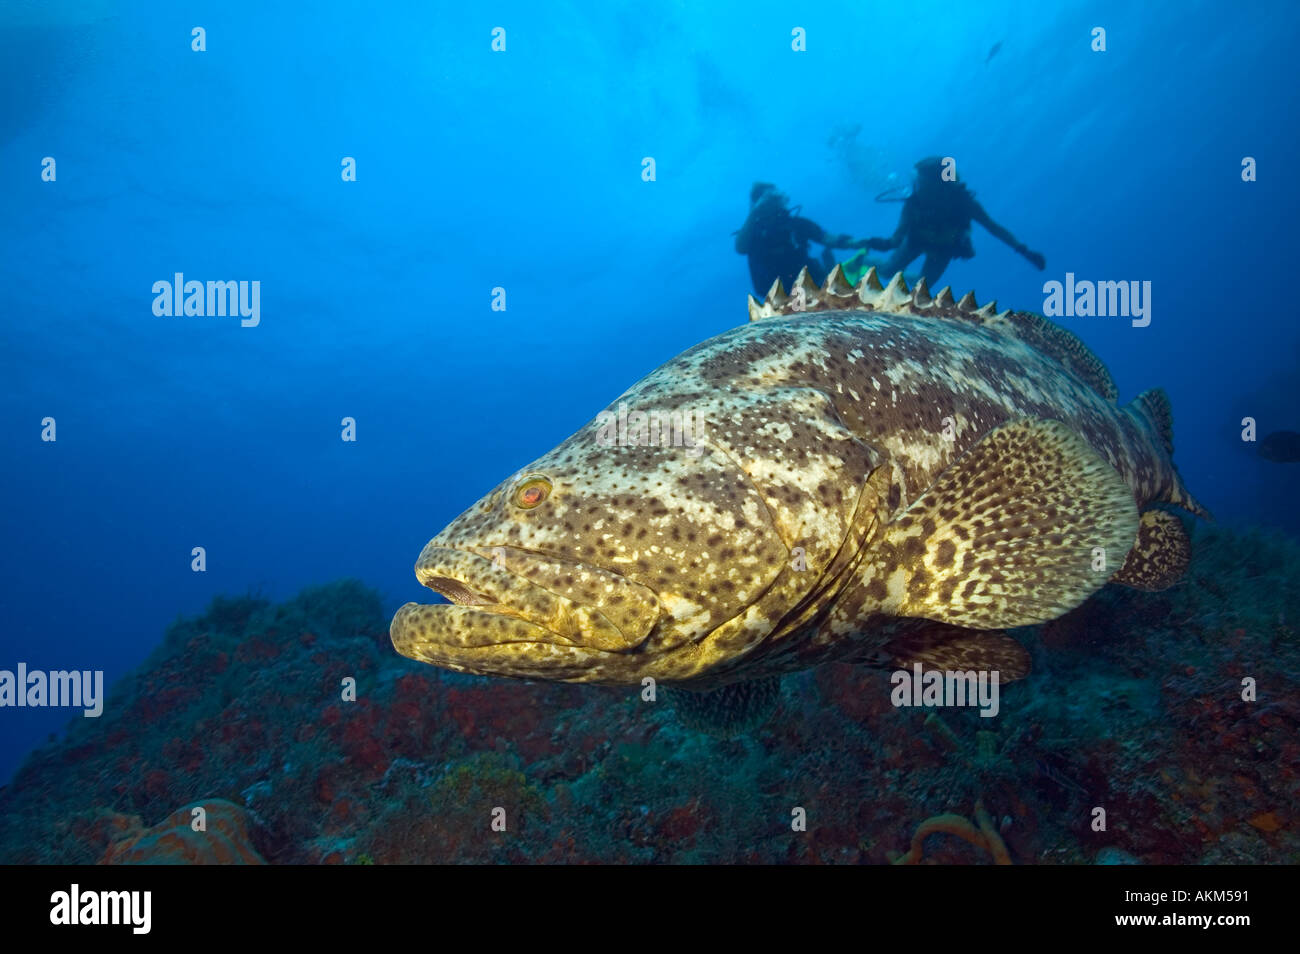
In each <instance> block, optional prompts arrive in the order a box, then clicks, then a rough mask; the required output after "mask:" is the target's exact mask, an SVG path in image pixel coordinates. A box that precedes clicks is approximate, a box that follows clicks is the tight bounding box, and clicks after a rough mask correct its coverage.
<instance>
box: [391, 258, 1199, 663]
mask: <svg viewBox="0 0 1300 954" xmlns="http://www.w3.org/2000/svg"><path fill="white" fill-rule="evenodd" d="M795 292H796V296H794V297H788V296H786V295H785V292H784V290H783V289H782V288H781V286H780V284H779V283H777V284H776V285H774V287H773V291H772V292H771V293H769V295H768V297H767V299H766V300H765V301H764V302H763V303H762V304H761V305H760V304H757V303H754V302H753V301H752V300H751V306H750V308H751V324H749V325H747V326H744V327H741V328H737V329H735V330H733V331H730V332H727V333H725V334H723V335H720V336H718V337H716V338H713V339H710V340H709V341H706V342H703V343H702V344H700V345H697V346H696V347H694V348H692V349H690V350H689V351H687V352H685V353H684V354H682V355H680V356H678V357H677V358H675V359H673V360H672V361H670V362H669V363H668V364H666V365H664V366H663V367H661V368H660V369H658V370H657V371H655V372H653V373H652V374H650V375H649V376H647V377H646V378H644V379H643V380H642V381H641V382H639V383H638V384H637V385H635V386H634V387H633V388H631V389H630V390H629V391H627V392H626V393H625V394H624V395H622V396H621V397H620V398H619V399H617V400H616V401H615V402H614V403H613V404H611V405H610V407H609V408H607V409H606V410H607V412H608V413H607V415H603V416H602V417H600V418H597V419H596V420H593V421H592V422H591V423H590V424H589V425H587V426H586V427H584V428H582V429H581V430H579V431H578V432H577V433H576V434H574V435H573V436H572V437H570V438H569V439H568V440H567V441H565V442H564V443H563V444H561V445H560V446H559V447H557V448H556V449H555V450H553V451H551V452H550V453H549V454H546V455H545V456H543V457H541V458H539V459H538V460H536V461H534V462H533V463H531V464H529V465H528V466H527V467H525V468H523V469H522V470H520V471H519V472H517V473H516V474H515V475H513V476H511V477H510V478H508V479H507V480H506V481H504V482H503V483H502V484H501V485H499V486H498V487H497V488H496V489H495V490H494V491H492V492H491V493H490V494H488V495H487V496H486V497H485V498H484V499H483V500H482V501H480V502H479V503H478V504H476V505H475V506H474V507H472V508H470V509H469V510H468V511H466V512H465V513H464V514H462V515H461V516H460V517H458V518H457V519H456V520H455V521H453V522H452V524H451V525H450V526H448V527H447V528H446V529H445V530H443V531H442V532H441V533H440V534H438V536H436V537H435V538H434V539H433V540H432V541H430V543H429V544H428V546H426V547H425V549H424V551H423V552H422V553H421V555H420V558H419V561H418V563H417V566H416V573H417V576H418V578H419V579H420V581H421V582H423V583H424V584H425V585H427V586H429V587H431V588H433V589H435V590H437V591H438V592H440V593H442V594H443V595H444V596H446V597H447V598H448V599H450V600H452V602H453V604H454V605H436V606H420V605H417V604H413V603H409V604H407V605H406V606H404V607H402V609H401V610H399V611H398V613H397V615H396V617H395V618H394V620H393V625H392V631H391V634H392V639H393V643H394V645H395V647H396V648H397V649H398V651H399V652H401V653H403V654H404V655H407V656H410V657H412V658H415V659H420V660H424V661H426V662H430V663H433V664H435V665H439V666H444V667H447V668H450V669H455V670H459V671H464V672H475V673H484V674H497V675H507V676H519V677H527V678H547V679H556V680H565V681H575V682H577V681H584V682H602V683H613V684H620V683H635V682H639V681H640V680H641V679H642V678H643V677H645V676H653V677H655V678H656V679H659V680H664V681H669V682H677V683H682V684H685V685H687V686H688V687H693V688H699V687H708V686H711V685H721V684H726V683H729V682H735V681H741V680H749V679H757V678H762V677H765V676H768V675H771V674H773V673H780V672H785V671H790V670H793V669H798V668H802V667H805V666H808V665H812V664H815V663H817V662H820V661H823V660H826V659H851V660H857V661H869V662H874V663H882V664H892V665H897V664H901V663H906V662H908V661H922V662H924V664H925V665H933V666H944V665H954V664H957V663H961V664H963V665H968V666H970V667H974V668H1002V669H1004V678H1015V677H1017V676H1019V675H1023V672H1024V670H1025V665H1024V659H1025V657H1024V654H1023V651H1022V650H1020V649H1019V647H1018V646H1016V645H1015V644H1014V643H1013V642H1012V641H1010V640H1008V639H1006V638H1005V637H1003V636H1002V635H1001V634H1000V633H997V632H995V631H997V630H1000V629H1001V628H1003V627H1008V626H1016V625H1023V624H1026V623H1032V622H1040V621H1043V620H1046V619H1051V618H1054V617H1055V616H1059V615H1060V614H1061V613H1064V612H1066V611H1068V610H1069V609H1071V608H1073V607H1074V606H1077V605H1078V604H1079V603H1080V602H1082V601H1083V600H1084V599H1086V598H1087V596H1088V595H1090V594H1091V593H1092V592H1094V591H1095V590H1096V589H1098V588H1100V586H1102V585H1103V584H1104V583H1105V582H1107V580H1114V581H1116V582H1122V583H1125V584H1127V585H1131V586H1138V587H1141V588H1144V589H1159V588H1162V587H1163V586H1167V585H1169V584H1170V583H1172V582H1173V581H1174V580H1175V579H1177V577H1178V575H1180V574H1181V571H1182V569H1183V568H1184V567H1185V565H1186V560H1187V552H1188V551H1187V544H1186V534H1185V532H1184V531H1183V529H1182V525H1181V523H1180V522H1179V521H1178V519H1177V518H1176V517H1174V516H1173V515H1171V514H1169V513H1167V512H1165V511H1162V510H1155V509H1149V508H1150V506H1151V505H1152V504H1154V503H1159V502H1166V503H1173V504H1177V505H1179V506H1182V507H1184V508H1185V509H1188V510H1190V511H1192V512H1193V513H1199V514H1202V515H1204V511H1203V510H1202V509H1201V508H1200V506H1199V505H1198V504H1197V503H1196V502H1195V501H1194V500H1193V499H1192V498H1191V496H1190V495H1189V494H1188V493H1187V491H1186V490H1185V488H1184V487H1183V485H1182V482H1181V480H1180V479H1179V477H1178V474H1177V472H1176V470H1175V469H1174V466H1173V463H1172V461H1171V459H1170V455H1171V453H1172V425H1171V422H1170V415H1169V409H1168V404H1167V402H1166V401H1165V399H1164V396H1163V394H1162V393H1161V392H1158V391H1152V392H1146V393H1145V394H1143V395H1141V396H1140V397H1139V398H1138V399H1137V400H1136V401H1134V403H1133V404H1132V405H1131V406H1129V407H1119V406H1118V405H1117V404H1116V402H1115V388H1114V384H1113V382H1111V380H1110V377H1109V375H1108V374H1107V373H1106V370H1105V368H1104V366H1102V365H1101V363H1100V361H1098V360H1097V359H1096V358H1095V356H1093V355H1092V354H1091V352H1089V351H1088V349H1087V348H1086V347H1084V346H1083V345H1082V343H1081V342H1079V341H1078V339H1077V338H1075V337H1074V336H1073V335H1070V334H1069V333H1068V332H1066V331H1064V330H1063V329H1060V328H1058V327H1057V326H1055V325H1052V324H1051V323H1050V322H1047V321H1046V319H1043V318H1041V317H1040V316H1036V315H1029V314H1024V313H1010V312H1003V313H1001V314H997V313H996V312H995V311H994V309H993V307H992V306H991V305H990V306H985V307H984V308H977V307H976V305H975V302H974V298H973V296H971V295H969V294H968V295H967V296H966V297H964V298H963V299H962V300H961V301H956V300H954V299H953V297H952V295H951V294H950V293H949V291H948V290H947V289H944V290H943V291H942V292H940V293H939V295H937V296H935V297H931V296H930V295H929V293H928V290H927V289H926V288H925V286H924V283H921V284H919V285H918V286H917V288H916V289H915V290H914V291H908V290H907V289H906V286H904V285H903V284H902V278H901V276H896V277H895V279H894V281H892V282H891V283H890V285H889V286H888V287H882V286H881V285H880V283H879V281H878V280H877V278H876V275H875V272H874V270H873V271H872V272H869V273H868V275H867V276H866V277H864V279H863V280H862V282H861V283H859V285H858V286H857V288H852V287H850V286H848V285H847V284H846V283H844V282H843V279H842V277H841V275H840V272H839V270H838V269H836V270H835V271H834V272H833V273H832V275H831V277H830V278H829V279H828V280H827V282H826V284H825V286H823V287H822V288H820V289H819V288H817V287H816V286H815V285H813V284H812V283H811V282H810V281H809V280H808V278H807V276H806V274H804V275H801V276H800V279H799V282H798V284H797V286H796V289H795ZM629 409H630V410H631V411H632V412H644V413H646V414H651V413H653V414H657V415H659V417H660V419H661V420H663V421H668V420H670V419H675V420H678V421H686V422H688V426H687V431H688V433H687V439H686V440H685V441H684V442H683V441H682V440H681V439H680V438H678V439H677V440H672V439H670V437H669V435H668V434H667V432H666V430H665V431H664V432H662V433H657V434H656V433H655V432H654V431H652V432H651V433H652V434H654V438H653V439H652V440H651V442H650V443H649V445H648V446H642V445H638V444H637V443H636V438H635V436H634V437H633V438H632V439H631V440H628V439H627V433H626V432H625V433H621V434H620V435H619V439H618V440H616V441H611V440H610V436H611V435H610V430H609V428H608V427H607V426H606V427H602V424H606V423H607V422H608V420H609V415H613V416H614V417H615V418H618V416H619V415H620V414H621V413H622V414H626V413H627V411H628V410H629ZM642 440H643V441H644V433H643V435H642ZM683 444H685V445H686V446H683ZM691 445H694V446H691ZM1143 511H1145V512H1143ZM1099 554H1101V557H1100V560H1099Z"/></svg>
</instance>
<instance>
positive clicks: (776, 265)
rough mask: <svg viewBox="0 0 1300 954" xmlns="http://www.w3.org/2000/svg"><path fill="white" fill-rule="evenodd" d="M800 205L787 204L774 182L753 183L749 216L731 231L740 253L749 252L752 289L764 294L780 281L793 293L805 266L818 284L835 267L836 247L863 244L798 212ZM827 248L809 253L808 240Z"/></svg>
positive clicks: (750, 192) (859, 246)
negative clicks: (830, 231)
mask: <svg viewBox="0 0 1300 954" xmlns="http://www.w3.org/2000/svg"><path fill="white" fill-rule="evenodd" d="M799 211H800V209H799V207H798V206H795V207H794V208H793V209H791V208H790V207H789V199H788V198H787V197H786V195H785V194H784V193H782V192H779V191H778V190H777V188H776V186H774V185H773V184H772V183H770V182H755V183H754V185H753V187H752V188H751V189H750V190H749V217H748V218H746V219H745V224H744V225H742V226H741V227H740V228H739V229H738V230H737V231H735V232H733V233H732V234H733V235H734V236H736V251H737V252H739V253H740V254H741V255H748V256H749V277H750V279H751V281H753V283H754V291H755V293H757V294H758V295H759V296H762V295H766V294H767V291H768V289H769V288H771V287H772V282H773V281H774V280H775V279H778V278H779V279H781V284H782V286H783V287H784V288H785V289H786V291H789V290H790V289H791V288H792V287H793V286H794V280H795V278H796V277H798V275H799V270H800V269H801V268H805V267H806V268H807V269H808V272H809V274H810V275H811V276H812V279H813V280H814V281H815V282H817V284H818V285H820V284H821V283H822V282H824V281H825V280H826V276H827V275H828V274H830V270H831V269H832V268H834V267H835V259H834V256H832V255H831V249H833V248H861V247H862V242H855V241H854V240H853V239H852V238H851V237H850V236H848V235H845V234H843V233H841V234H839V235H830V234H828V233H827V232H826V231H825V230H824V229H823V228H822V227H821V226H820V225H818V224H817V223H816V222H814V221H812V220H811V219H805V218H803V217H802V216H801V215H799ZM809 242H816V243H817V244H818V245H821V246H823V248H822V256H821V259H820V260H818V259H814V258H812V257H811V256H810V255H809V254H808V243H809Z"/></svg>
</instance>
